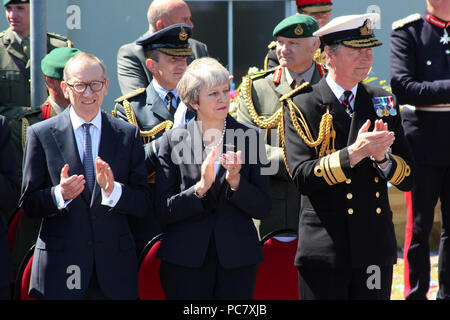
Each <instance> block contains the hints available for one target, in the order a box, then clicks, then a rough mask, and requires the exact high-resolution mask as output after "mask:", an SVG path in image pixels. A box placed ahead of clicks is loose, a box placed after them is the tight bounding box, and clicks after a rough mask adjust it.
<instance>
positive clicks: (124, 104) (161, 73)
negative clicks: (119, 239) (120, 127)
mask: <svg viewBox="0 0 450 320" xmlns="http://www.w3.org/2000/svg"><path fill="white" fill-rule="evenodd" d="M190 36H191V28H190V27H189V26H188V25H186V24H175V25H171V26H169V27H167V28H165V29H162V30H160V31H158V32H155V33H152V34H149V35H147V36H144V37H142V38H141V39H138V41H137V42H136V43H137V44H138V45H140V46H142V47H143V51H144V52H145V57H146V61H145V63H146V66H147V68H148V70H150V72H151V73H152V74H153V80H152V81H151V82H150V84H149V85H148V86H147V88H146V89H144V88H143V89H142V90H139V91H136V92H134V93H129V94H127V95H124V96H122V97H121V98H119V99H117V100H116V108H115V111H114V112H113V115H116V116H118V117H120V118H122V119H124V120H126V121H129V122H130V123H132V124H134V125H136V126H138V127H139V129H140V132H141V135H142V137H143V141H144V149H145V163H146V166H147V171H148V174H149V182H150V190H151V192H152V191H153V187H154V180H155V179H154V175H155V168H156V164H157V162H158V160H157V159H158V149H159V141H160V139H161V136H162V134H163V133H164V131H167V130H169V129H171V128H172V126H173V122H174V114H175V110H176V108H177V106H178V103H179V98H178V93H177V90H176V86H177V84H178V81H179V80H180V78H181V76H182V75H183V73H184V71H185V70H186V64H187V63H186V59H187V57H188V56H190V55H191V54H192V50H191V49H190V48H189V46H188V40H189V38H190ZM135 220H136V219H134V218H132V221H131V223H132V228H133V233H134V234H135V236H136V242H137V245H138V248H137V249H138V251H140V250H141V249H143V248H144V246H145V245H146V244H147V242H148V241H150V240H151V239H152V238H153V237H154V236H156V235H157V234H158V233H160V232H161V231H162V230H161V227H160V226H159V224H158V223H157V222H156V220H155V219H154V218H153V216H152V215H149V216H147V217H145V218H144V219H137V221H135ZM143 220H145V222H144V221H143Z"/></svg>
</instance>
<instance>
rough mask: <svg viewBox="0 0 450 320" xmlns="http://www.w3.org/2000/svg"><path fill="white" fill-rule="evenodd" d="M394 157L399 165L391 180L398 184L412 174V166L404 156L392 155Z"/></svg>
mask: <svg viewBox="0 0 450 320" xmlns="http://www.w3.org/2000/svg"><path fill="white" fill-rule="evenodd" d="M392 157H393V158H394V160H395V162H396V163H397V167H396V168H395V172H394V174H393V176H392V178H391V180H389V182H390V183H392V184H393V185H395V186H396V185H399V184H400V183H402V181H403V180H404V179H405V178H406V177H408V176H409V175H410V174H411V168H410V166H409V165H408V164H407V163H406V162H405V160H403V158H401V157H399V156H396V155H392Z"/></svg>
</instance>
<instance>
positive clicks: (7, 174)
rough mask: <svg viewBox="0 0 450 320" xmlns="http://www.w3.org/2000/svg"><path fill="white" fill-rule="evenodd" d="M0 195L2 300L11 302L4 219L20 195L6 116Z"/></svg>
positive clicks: (0, 144) (0, 119)
mask: <svg viewBox="0 0 450 320" xmlns="http://www.w3.org/2000/svg"><path fill="white" fill-rule="evenodd" d="M0 195H1V199H0V215H1V216H0V300H9V299H10V298H11V283H12V282H13V271H12V260H11V253H10V249H9V245H8V236H7V227H6V223H5V221H4V220H5V219H4V218H5V217H6V216H7V214H8V213H10V212H11V211H12V210H13V209H15V208H17V202H18V200H19V195H20V193H19V176H18V173H17V166H16V161H15V153H14V149H13V145H12V143H11V129H10V128H9V125H8V122H7V121H6V118H5V117H4V116H0Z"/></svg>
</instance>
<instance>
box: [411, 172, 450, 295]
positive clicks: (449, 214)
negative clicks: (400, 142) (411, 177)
mask: <svg viewBox="0 0 450 320" xmlns="http://www.w3.org/2000/svg"><path fill="white" fill-rule="evenodd" d="M411 195H412V206H413V234H412V239H411V244H410V246H409V250H408V253H407V257H408V263H409V281H410V285H411V291H410V292H409V294H408V296H407V297H406V299H408V300H414V299H426V294H427V292H428V289H429V283H430V243H429V241H430V232H431V228H432V227H433V220H434V210H435V207H436V204H437V201H438V199H439V198H440V200H441V239H440V244H439V291H438V295H437V298H438V299H449V298H450V269H449V268H450V244H449V239H448V237H449V232H450V166H424V165H417V166H416V168H415V183H414V187H413V189H412V192H411Z"/></svg>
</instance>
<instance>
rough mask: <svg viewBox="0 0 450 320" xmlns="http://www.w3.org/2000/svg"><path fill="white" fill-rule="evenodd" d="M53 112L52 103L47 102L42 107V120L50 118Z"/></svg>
mask: <svg viewBox="0 0 450 320" xmlns="http://www.w3.org/2000/svg"><path fill="white" fill-rule="evenodd" d="M51 111H52V105H51V104H50V102H48V101H47V102H46V103H44V105H43V106H42V116H41V118H42V120H45V119H48V118H50V112H51Z"/></svg>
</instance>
